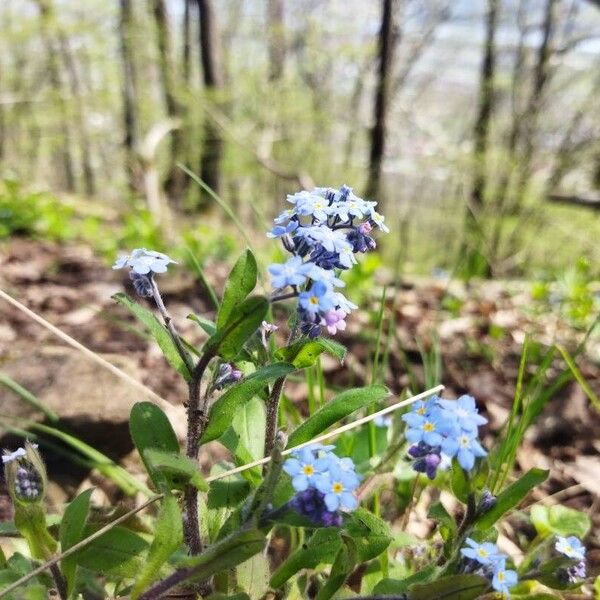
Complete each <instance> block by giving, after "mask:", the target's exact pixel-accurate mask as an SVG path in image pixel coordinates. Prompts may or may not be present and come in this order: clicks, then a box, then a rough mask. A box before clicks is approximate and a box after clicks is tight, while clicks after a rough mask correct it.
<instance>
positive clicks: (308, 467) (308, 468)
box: [302, 465, 315, 475]
mask: <svg viewBox="0 0 600 600" xmlns="http://www.w3.org/2000/svg"><path fill="white" fill-rule="evenodd" d="M302 470H303V471H304V474H305V475H312V474H313V473H314V472H315V468H314V467H313V466H312V465H304V468H303V469H302Z"/></svg>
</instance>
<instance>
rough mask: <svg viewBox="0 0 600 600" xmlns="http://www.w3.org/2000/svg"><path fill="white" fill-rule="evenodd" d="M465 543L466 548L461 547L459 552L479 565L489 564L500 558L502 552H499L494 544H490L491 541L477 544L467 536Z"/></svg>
mask: <svg viewBox="0 0 600 600" xmlns="http://www.w3.org/2000/svg"><path fill="white" fill-rule="evenodd" d="M465 543H466V544H467V546H468V548H462V549H461V551H460V553H461V554H462V555H463V556H466V557H467V558H470V559H471V560H474V561H476V562H478V563H479V564H480V565H491V564H494V563H496V562H498V561H499V560H501V559H502V554H500V551H499V550H498V546H496V544H492V543H491V542H483V543H482V544H479V543H477V542H476V541H475V540H472V539H471V538H467V539H466V540H465Z"/></svg>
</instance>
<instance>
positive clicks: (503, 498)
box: [475, 469, 549, 531]
mask: <svg viewBox="0 0 600 600" xmlns="http://www.w3.org/2000/svg"><path fill="white" fill-rule="evenodd" d="M548 475H549V471H546V470H544V469H530V470H529V471H527V473H525V475H523V476H522V477H520V478H519V479H517V481H515V482H514V483H512V484H511V485H509V486H508V487H507V488H506V489H505V490H504V491H502V492H501V493H500V494H499V495H498V496H497V498H496V504H495V505H494V506H493V508H491V509H490V510H489V511H488V512H486V513H484V514H483V515H481V516H480V517H479V518H478V519H477V521H476V522H475V527H476V529H478V530H480V531H484V530H486V529H489V528H490V527H492V525H493V524H494V523H495V522H496V521H498V519H500V518H501V517H502V516H503V515H504V514H506V513H507V512H508V511H509V510H510V509H511V508H514V507H515V506H517V505H518V504H519V503H520V502H521V500H523V498H525V496H527V494H528V493H529V492H530V491H531V490H532V489H533V488H534V487H535V486H536V485H540V484H541V483H543V482H544V481H546V479H547V478H548Z"/></svg>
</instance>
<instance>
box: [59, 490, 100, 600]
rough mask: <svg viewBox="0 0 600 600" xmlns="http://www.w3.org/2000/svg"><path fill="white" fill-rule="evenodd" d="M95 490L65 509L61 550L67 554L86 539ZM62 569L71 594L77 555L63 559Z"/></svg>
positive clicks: (86, 493) (85, 492) (84, 494)
mask: <svg viewBox="0 0 600 600" xmlns="http://www.w3.org/2000/svg"><path fill="white" fill-rule="evenodd" d="M93 491H94V490H93V489H89V490H85V491H84V492H81V494H79V496H77V497H76V498H75V499H74V500H73V501H72V502H71V503H70V504H69V505H68V506H67V508H66V509H65V513H64V515H63V517H62V520H61V522H60V535H59V539H60V549H61V552H65V550H68V549H69V548H71V547H72V546H74V545H75V544H77V543H78V542H80V541H81V540H82V539H83V538H84V534H85V526H86V524H87V521H88V515H89V511H90V497H91V495H92V492H93ZM60 568H61V570H62V573H63V575H64V577H65V580H66V583H67V591H68V593H69V594H70V593H71V592H72V591H73V588H74V585H75V572H76V570H77V554H72V555H71V556H67V557H66V558H63V559H62V561H61V564H60Z"/></svg>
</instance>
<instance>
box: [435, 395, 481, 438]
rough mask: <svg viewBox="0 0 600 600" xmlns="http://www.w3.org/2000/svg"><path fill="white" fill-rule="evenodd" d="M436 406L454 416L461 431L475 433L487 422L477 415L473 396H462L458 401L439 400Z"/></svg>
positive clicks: (477, 411)
mask: <svg viewBox="0 0 600 600" xmlns="http://www.w3.org/2000/svg"><path fill="white" fill-rule="evenodd" d="M438 404H439V405H440V406H441V407H442V408H445V409H446V410H448V411H450V412H452V413H454V414H455V415H456V417H457V418H458V424H459V425H460V427H461V429H462V430H463V431H467V432H472V431H474V432H477V428H478V427H479V426H480V425H485V424H486V423H487V422H488V421H487V419H486V418H485V417H483V416H481V415H480V414H479V410H477V405H476V404H475V398H473V396H467V395H464V396H461V397H460V398H459V399H458V400H443V399H441V398H440V399H438Z"/></svg>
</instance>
